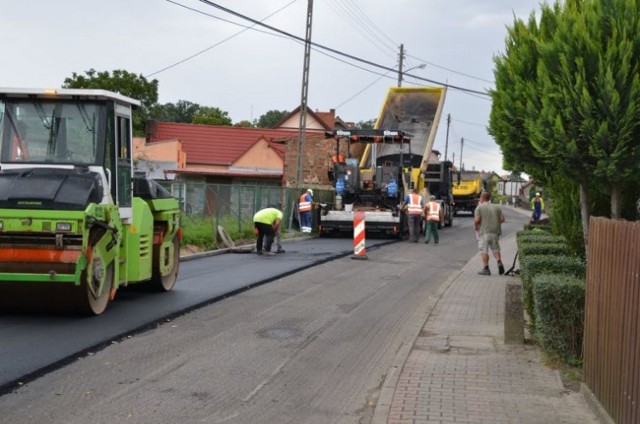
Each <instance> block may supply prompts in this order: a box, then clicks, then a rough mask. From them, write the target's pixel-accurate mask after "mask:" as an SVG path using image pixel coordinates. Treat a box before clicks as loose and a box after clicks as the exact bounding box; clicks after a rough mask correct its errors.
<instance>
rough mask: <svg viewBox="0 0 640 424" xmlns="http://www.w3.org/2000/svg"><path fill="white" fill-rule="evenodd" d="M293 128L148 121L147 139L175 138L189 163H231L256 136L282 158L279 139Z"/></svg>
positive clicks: (291, 134)
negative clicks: (263, 140) (180, 144)
mask: <svg viewBox="0 0 640 424" xmlns="http://www.w3.org/2000/svg"><path fill="white" fill-rule="evenodd" d="M297 137H298V132H297V131H292V130H282V129H270V128H243V127H228V126H217V125H197V124H181V123H176V122H149V123H148V124H147V140H148V142H149V143H154V142H158V141H164V140H169V139H179V140H180V142H181V143H182V150H183V151H185V152H186V154H187V160H188V161H189V163H192V164H207V165H227V166H229V165H231V164H233V163H234V162H235V161H236V160H237V159H238V158H239V157H240V156H242V155H243V154H244V153H245V152H246V151H247V150H249V149H250V148H251V146H253V145H254V144H255V143H256V142H257V141H258V140H260V139H263V138H264V139H265V140H266V141H267V142H268V143H269V146H270V147H271V148H273V149H274V151H275V152H276V153H277V154H278V155H280V157H282V158H284V145H283V143H282V142H283V141H285V140H290V139H296V138H297Z"/></svg>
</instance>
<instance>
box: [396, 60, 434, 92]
mask: <svg viewBox="0 0 640 424" xmlns="http://www.w3.org/2000/svg"><path fill="white" fill-rule="evenodd" d="M426 67H427V64H426V63H421V64H420V65H418V66H414V67H412V68H409V69H407V70H406V71H402V62H400V67H399V68H398V87H402V76H403V75H404V74H406V73H407V72H409V71H413V70H414V69H424V68H426Z"/></svg>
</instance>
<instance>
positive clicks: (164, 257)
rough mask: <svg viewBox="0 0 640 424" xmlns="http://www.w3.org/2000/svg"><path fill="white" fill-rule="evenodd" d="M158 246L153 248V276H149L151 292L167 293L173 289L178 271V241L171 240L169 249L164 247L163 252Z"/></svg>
mask: <svg viewBox="0 0 640 424" xmlns="http://www.w3.org/2000/svg"><path fill="white" fill-rule="evenodd" d="M160 250H161V249H160V246H157V247H154V252H153V275H152V276H151V281H150V284H151V288H152V290H155V291H159V292H168V291H171V290H172V289H173V287H174V286H175V285H176V280H177V279H178V271H179V269H180V240H178V237H177V236H176V237H174V238H173V242H172V243H171V246H170V247H165V248H164V252H161V251H160Z"/></svg>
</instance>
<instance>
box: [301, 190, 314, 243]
mask: <svg viewBox="0 0 640 424" xmlns="http://www.w3.org/2000/svg"><path fill="white" fill-rule="evenodd" d="M312 209H313V190H311V189H310V188H308V189H307V191H305V192H304V193H302V194H301V195H300V202H299V203H298V212H300V230H301V231H302V232H303V233H310V232H311V210H312Z"/></svg>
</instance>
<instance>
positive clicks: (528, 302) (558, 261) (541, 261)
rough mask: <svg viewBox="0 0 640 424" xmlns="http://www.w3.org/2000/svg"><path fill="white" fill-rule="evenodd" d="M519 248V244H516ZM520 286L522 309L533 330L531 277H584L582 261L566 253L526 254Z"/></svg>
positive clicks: (533, 315)
mask: <svg viewBox="0 0 640 424" xmlns="http://www.w3.org/2000/svg"><path fill="white" fill-rule="evenodd" d="M518 249H520V246H518ZM520 265H521V267H522V286H523V289H524V299H523V303H524V309H525V311H527V314H529V318H530V328H531V331H532V332H534V330H535V327H536V314H535V301H534V293H533V278H534V277H536V276H538V275H542V274H564V275H567V276H575V277H578V278H585V275H586V267H585V264H584V261H583V260H582V259H580V258H578V257H576V256H567V255H555V254H554V255H528V256H525V257H524V258H523V257H521V259H520Z"/></svg>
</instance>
